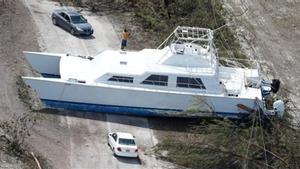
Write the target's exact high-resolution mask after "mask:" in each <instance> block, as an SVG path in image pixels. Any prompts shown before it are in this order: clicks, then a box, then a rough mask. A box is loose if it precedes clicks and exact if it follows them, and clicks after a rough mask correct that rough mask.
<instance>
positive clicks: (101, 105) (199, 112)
mask: <svg viewBox="0 0 300 169" xmlns="http://www.w3.org/2000/svg"><path fill="white" fill-rule="evenodd" d="M23 79H24V81H25V83H26V84H28V85H30V86H31V87H32V88H33V89H34V90H35V91H36V92H37V94H38V95H39V97H40V99H41V100H42V101H43V102H44V104H45V106H46V107H54V108H64V109H71V110H81V111H92V112H106V113H117V114H130V115H139V116H180V117H201V116H220V117H230V118H241V117H245V116H247V115H248V112H246V111H245V110H243V109H240V108H238V106H237V105H238V104H243V105H246V106H248V107H250V108H254V107H255V106H256V105H255V99H242V98H237V97H224V96H213V95H211V96H208V95H206V96H204V95H199V94H198V95H197V94H191V93H183V92H170V91H161V90H146V89H138V88H129V87H118V86H110V85H103V86H101V85H87V84H81V83H76V82H68V81H64V80H62V79H51V78H33V77H23ZM49 89H51V90H49Z"/></svg>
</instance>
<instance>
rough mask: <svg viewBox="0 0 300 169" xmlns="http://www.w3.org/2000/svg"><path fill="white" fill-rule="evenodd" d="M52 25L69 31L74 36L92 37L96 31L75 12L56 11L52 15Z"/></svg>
mask: <svg viewBox="0 0 300 169" xmlns="http://www.w3.org/2000/svg"><path fill="white" fill-rule="evenodd" d="M51 18H52V23H53V24H54V25H58V26H60V27H62V28H63V29H65V30H67V31H69V32H70V33H71V34H72V35H89V36H90V35H92V34H93V33H94V30H93V28H92V25H91V24H89V23H88V22H87V20H86V19H85V18H84V17H83V16H82V15H80V14H79V13H78V12H75V11H67V10H55V11H53V13H52V16H51Z"/></svg>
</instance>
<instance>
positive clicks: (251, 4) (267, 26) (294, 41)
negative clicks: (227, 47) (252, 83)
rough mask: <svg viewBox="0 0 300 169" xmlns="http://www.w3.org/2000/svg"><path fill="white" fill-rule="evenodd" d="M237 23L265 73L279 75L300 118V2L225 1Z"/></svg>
mask: <svg viewBox="0 0 300 169" xmlns="http://www.w3.org/2000/svg"><path fill="white" fill-rule="evenodd" d="M226 5H227V7H228V9H229V10H230V11H231V12H232V16H233V18H234V21H235V22H234V24H235V25H234V26H236V27H237V30H236V31H237V32H238V33H239V35H240V37H241V38H242V39H244V40H245V41H246V43H247V46H248V47H246V50H247V51H248V52H250V53H249V54H250V55H251V57H254V58H255V59H256V60H259V62H260V64H261V66H262V71H263V74H265V75H266V76H267V77H269V78H278V79H280V80H281V82H282V88H281V91H283V92H287V93H288V94H289V98H291V100H292V101H293V102H294V103H295V105H296V107H295V108H294V107H293V109H294V110H295V114H294V115H295V116H296V119H300V111H299V110H300V109H299V107H300V78H299V77H300V69H299V66H300V56H299V54H300V48H299V47H300V1H299V0H283V1H276V0H271V1H263V0H261V1H260V0H253V1H250V0H249V1H247V0H226Z"/></svg>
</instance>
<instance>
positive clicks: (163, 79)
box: [142, 75, 168, 86]
mask: <svg viewBox="0 0 300 169" xmlns="http://www.w3.org/2000/svg"><path fill="white" fill-rule="evenodd" d="M142 84H149V85H158V86H168V76H164V75H151V76H149V77H148V78H147V79H146V80H144V81H143V82H142Z"/></svg>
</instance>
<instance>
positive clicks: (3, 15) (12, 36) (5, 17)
mask: <svg viewBox="0 0 300 169" xmlns="http://www.w3.org/2000/svg"><path fill="white" fill-rule="evenodd" d="M24 20H25V21H27V22H24ZM32 22H33V20H32V19H31V17H30V13H29V11H28V10H25V9H24V6H23V5H22V4H21V3H16V1H13V0H12V1H0V37H1V38H0V39H1V40H0V79H1V80H0V81H1V83H0V120H1V121H3V120H9V119H12V118H14V117H15V116H19V115H22V114H23V113H25V112H27V111H29V109H28V108H27V107H26V106H25V105H24V104H23V103H22V102H21V100H20V99H19V97H18V92H17V88H18V86H17V85H16V81H17V77H18V76H20V75H24V74H29V73H30V68H29V66H28V65H27V64H24V63H25V61H24V58H23V57H20V56H22V51H23V50H39V45H38V43H37V39H36V36H35V33H36V31H37V29H36V28H35V27H34V26H32ZM16 40H18V43H16V42H15V41H16ZM0 146H2V145H1V144H0ZM0 148H1V147H0ZM1 149H2V148H1ZM25 166H26V164H24V163H23V162H22V161H21V159H20V158H18V157H12V156H9V155H8V154H6V153H3V152H0V168H1V169H2V168H3V169H4V168H5V169H19V168H24V167H25Z"/></svg>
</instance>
